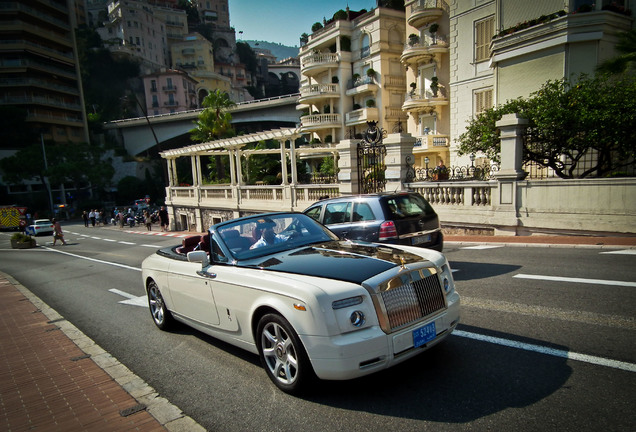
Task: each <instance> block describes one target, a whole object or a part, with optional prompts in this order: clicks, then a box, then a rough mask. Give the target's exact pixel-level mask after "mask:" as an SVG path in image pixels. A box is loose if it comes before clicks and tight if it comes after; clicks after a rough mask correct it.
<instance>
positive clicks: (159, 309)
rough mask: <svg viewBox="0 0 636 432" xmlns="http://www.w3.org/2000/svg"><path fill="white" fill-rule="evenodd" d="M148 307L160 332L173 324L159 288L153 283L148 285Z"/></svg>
mask: <svg viewBox="0 0 636 432" xmlns="http://www.w3.org/2000/svg"><path fill="white" fill-rule="evenodd" d="M148 306H149V307H150V315H152V320H153V321H154V322H155V325H156V326H157V327H159V328H160V329H161V330H168V329H169V328H170V327H171V326H172V324H173V318H172V314H170V311H169V310H168V308H167V307H166V303H165V302H164V301H163V297H162V295H161V291H160V290H159V286H158V285H157V283H156V282H155V281H150V282H149V283H148Z"/></svg>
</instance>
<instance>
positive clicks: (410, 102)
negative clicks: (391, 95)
mask: <svg viewBox="0 0 636 432" xmlns="http://www.w3.org/2000/svg"><path fill="white" fill-rule="evenodd" d="M442 105H448V96H447V95H446V89H445V88H439V89H438V90H437V94H434V93H433V92H432V91H431V90H430V89H426V90H425V91H423V92H410V93H407V94H406V96H405V98H404V104H403V105H402V109H403V110H404V111H411V112H418V111H425V110H427V109H429V108H435V107H437V106H442Z"/></svg>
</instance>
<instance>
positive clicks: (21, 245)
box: [11, 233, 37, 249]
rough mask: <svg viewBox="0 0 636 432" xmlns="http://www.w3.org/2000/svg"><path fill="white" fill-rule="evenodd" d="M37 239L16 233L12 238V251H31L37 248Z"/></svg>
mask: <svg viewBox="0 0 636 432" xmlns="http://www.w3.org/2000/svg"><path fill="white" fill-rule="evenodd" d="M36 246H37V244H36V242H35V239H34V238H33V237H31V236H30V235H26V234H23V233H15V234H13V235H12V236H11V248H12V249H30V248H34V247H36Z"/></svg>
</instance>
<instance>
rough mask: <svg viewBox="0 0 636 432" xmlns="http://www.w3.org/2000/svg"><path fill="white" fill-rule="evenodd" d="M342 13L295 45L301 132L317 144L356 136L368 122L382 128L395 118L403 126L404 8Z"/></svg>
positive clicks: (393, 125) (390, 128)
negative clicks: (346, 17) (343, 17)
mask: <svg viewBox="0 0 636 432" xmlns="http://www.w3.org/2000/svg"><path fill="white" fill-rule="evenodd" d="M347 12H348V13H349V17H350V18H349V20H336V21H333V22H331V23H327V25H326V26H325V27H324V28H323V29H321V30H319V31H317V32H314V33H313V34H312V35H311V36H310V37H309V40H308V42H307V44H305V45H304V46H302V47H301V49H300V63H301V66H300V73H301V77H300V99H299V102H300V105H299V106H298V108H299V110H302V112H303V113H302V114H301V117H300V121H301V131H302V132H303V133H306V134H309V135H310V137H311V138H310V140H314V141H320V142H321V143H330V142H331V143H337V142H339V141H340V140H343V139H345V138H353V137H355V136H357V135H358V136H359V135H360V134H362V133H363V132H364V131H365V130H366V128H367V124H366V123H367V121H375V122H377V123H378V126H379V127H381V128H383V129H385V130H392V129H393V128H395V127H396V126H397V123H398V122H402V123H403V124H404V126H403V127H404V128H406V124H405V122H406V115H405V114H404V113H403V111H402V109H401V107H402V100H403V91H404V82H405V81H404V73H403V72H404V70H403V68H402V66H401V65H400V54H401V53H402V46H403V44H404V32H405V28H404V13H403V12H401V11H397V10H392V9H386V8H376V9H374V10H372V11H369V12H366V13H362V14H359V13H355V12H352V11H349V10H347Z"/></svg>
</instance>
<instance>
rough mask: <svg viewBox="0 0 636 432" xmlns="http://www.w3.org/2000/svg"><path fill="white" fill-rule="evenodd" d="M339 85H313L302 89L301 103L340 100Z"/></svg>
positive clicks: (299, 100)
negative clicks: (329, 99) (330, 99)
mask: <svg viewBox="0 0 636 432" xmlns="http://www.w3.org/2000/svg"><path fill="white" fill-rule="evenodd" d="M339 97H340V85H339V84H311V85H307V86H302V87H301V88H300V98H299V99H298V102H299V103H310V102H316V101H319V100H321V99H328V98H339Z"/></svg>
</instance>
